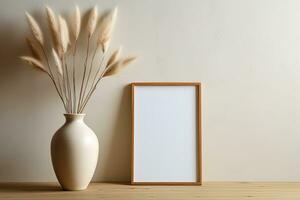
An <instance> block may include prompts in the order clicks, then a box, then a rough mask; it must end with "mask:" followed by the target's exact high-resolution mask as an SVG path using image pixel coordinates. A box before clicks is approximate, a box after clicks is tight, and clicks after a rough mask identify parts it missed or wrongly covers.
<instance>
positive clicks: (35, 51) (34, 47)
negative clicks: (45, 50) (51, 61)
mask: <svg viewBox="0 0 300 200" xmlns="http://www.w3.org/2000/svg"><path fill="white" fill-rule="evenodd" d="M26 42H27V45H28V47H29V49H30V52H31V55H32V56H33V57H34V58H35V59H37V60H41V58H42V57H41V54H40V51H39V48H38V46H37V45H36V44H35V43H34V41H33V40H32V39H30V38H29V37H27V38H26Z"/></svg>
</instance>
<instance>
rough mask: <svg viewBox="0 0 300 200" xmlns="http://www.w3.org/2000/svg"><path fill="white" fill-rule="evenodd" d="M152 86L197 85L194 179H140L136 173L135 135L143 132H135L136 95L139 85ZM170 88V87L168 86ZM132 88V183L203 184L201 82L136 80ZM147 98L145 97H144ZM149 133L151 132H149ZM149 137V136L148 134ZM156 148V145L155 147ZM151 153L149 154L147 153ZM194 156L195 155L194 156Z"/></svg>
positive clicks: (195, 92)
mask: <svg viewBox="0 0 300 200" xmlns="http://www.w3.org/2000/svg"><path fill="white" fill-rule="evenodd" d="M144 86H147V87H151V86H155V87H156V86H158V87H163V86H171V88H173V87H179V88H181V87H191V86H192V87H195V91H194V94H195V114H196V116H195V124H196V127H195V136H196V138H194V139H195V143H196V147H195V148H194V149H195V151H196V152H195V159H196V160H195V161H194V162H193V163H195V165H196V166H195V172H193V173H195V180H193V181H173V180H172V181H147V180H146V181H140V180H138V178H137V177H136V175H135V173H136V172H135V170H136V169H135V168H136V167H137V166H135V145H137V144H135V142H136V141H135V136H136V134H141V133H135V127H136V124H135V120H136V119H135V117H136V116H135V115H136V113H135V112H137V111H136V110H135V109H136V108H135V106H136V105H135V103H136V102H135V101H137V100H136V98H138V97H136V96H138V94H137V91H135V90H136V89H137V88H138V87H144ZM167 88H170V87H166V89H167ZM131 90H132V105H131V106H132V145H131V152H132V153H131V184H133V185H201V184H202V135H201V83H199V82H136V83H132V84H131ZM144 99H145V98H144ZM193 108H194V107H193ZM148 135H149V134H148ZM147 137H148V136H147ZM153 148H155V147H153ZM147 155H149V154H147ZM193 158H194V157H193Z"/></svg>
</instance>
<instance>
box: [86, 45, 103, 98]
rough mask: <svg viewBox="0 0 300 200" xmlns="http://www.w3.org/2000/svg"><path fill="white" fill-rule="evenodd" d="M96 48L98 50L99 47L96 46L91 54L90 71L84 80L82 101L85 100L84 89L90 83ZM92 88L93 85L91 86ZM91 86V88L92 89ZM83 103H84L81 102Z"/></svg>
mask: <svg viewBox="0 0 300 200" xmlns="http://www.w3.org/2000/svg"><path fill="white" fill-rule="evenodd" d="M98 48H99V45H97V47H96V49H95V50H94V53H93V57H92V60H91V64H90V69H89V73H88V76H87V79H86V84H85V87H84V89H83V94H82V100H84V99H85V95H86V89H87V86H88V84H89V82H90V77H91V72H92V69H93V64H94V59H95V56H96V54H97V51H98ZM92 86H93V84H92ZM92 86H91V87H92ZM83 102H84V101H83Z"/></svg>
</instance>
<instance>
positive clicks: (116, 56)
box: [106, 47, 122, 67]
mask: <svg viewBox="0 0 300 200" xmlns="http://www.w3.org/2000/svg"><path fill="white" fill-rule="evenodd" d="M121 50H122V48H121V47H119V48H118V49H117V50H115V51H114V52H113V54H112V55H111V56H110V58H109V59H108V61H107V64H106V67H109V66H111V65H113V64H115V62H116V61H117V60H118V59H119V57H120V54H121Z"/></svg>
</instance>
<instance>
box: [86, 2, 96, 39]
mask: <svg viewBox="0 0 300 200" xmlns="http://www.w3.org/2000/svg"><path fill="white" fill-rule="evenodd" d="M97 22H98V7H97V6H95V7H94V8H93V9H92V10H91V11H90V15H89V19H88V24H87V31H88V34H89V37H91V36H92V35H93V33H94V31H95V29H96V25H97Z"/></svg>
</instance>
